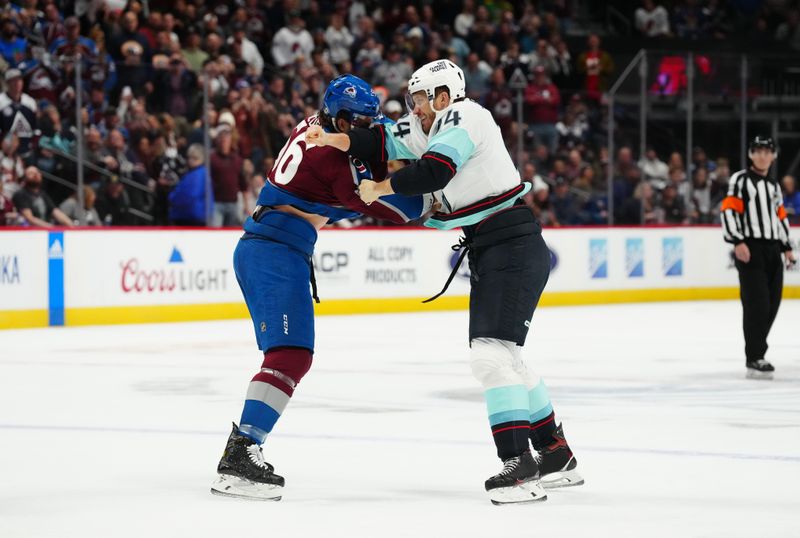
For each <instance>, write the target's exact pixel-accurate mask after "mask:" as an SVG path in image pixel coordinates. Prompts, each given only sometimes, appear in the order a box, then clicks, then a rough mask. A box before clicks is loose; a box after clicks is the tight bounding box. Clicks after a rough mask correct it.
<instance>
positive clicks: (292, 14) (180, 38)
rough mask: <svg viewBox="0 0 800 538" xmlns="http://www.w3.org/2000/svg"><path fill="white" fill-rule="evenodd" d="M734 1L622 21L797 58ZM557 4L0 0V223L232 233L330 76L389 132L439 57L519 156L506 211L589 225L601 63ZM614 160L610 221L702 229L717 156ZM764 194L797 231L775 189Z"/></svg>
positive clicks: (715, 187)
mask: <svg viewBox="0 0 800 538" xmlns="http://www.w3.org/2000/svg"><path fill="white" fill-rule="evenodd" d="M738 4H742V6H744V7H741V8H740V7H737V8H736V9H734V8H732V7H730V6H727V5H725V3H723V2H717V1H714V0H705V1H701V0H682V1H679V2H676V3H675V4H674V5H668V6H667V7H668V9H665V7H664V6H663V5H659V4H658V3H656V2H654V1H652V0H645V1H644V2H642V3H641V7H640V8H638V9H636V10H635V11H634V9H633V8H632V9H631V12H630V16H631V20H632V21H634V23H635V27H636V28H637V31H639V32H641V34H642V35H643V36H646V37H652V38H653V39H658V38H659V37H664V36H673V35H674V36H680V37H682V38H685V39H693V38H699V37H724V36H729V35H731V33H732V32H734V31H737V28H738V27H737V25H738V24H741V20H749V21H751V22H750V29H751V31H752V32H755V33H758V32H761V33H763V34H764V36H766V35H767V33H769V32H772V35H771V37H770V39H774V40H778V41H785V42H786V44H787V45H788V46H789V47H791V48H794V49H795V50H800V12H799V11H798V10H797V9H787V10H786V11H779V10H778V8H774V7H772V6H773V5H774V4H776V3H768V2H763V5H760V4H762V3H761V2H757V1H756V2H750V3H747V2H744V3H742V2H740V3H738ZM751 4H755V5H756V7H757V8H758V9H756V11H754V14H751V15H750V16H749V18H748V17H746V15H747V13H745V11H746V9H750V5H751ZM780 4H786V3H780ZM573 9H574V2H569V1H566V0H539V1H530V0H526V1H520V2H509V1H507V0H486V1H478V0H442V1H437V2H413V1H412V2H396V1H380V0H337V1H332V0H331V1H324V0H237V1H236V2H229V1H214V0H171V1H169V2H167V1H163V0H150V1H149V2H146V3H140V2H139V1H137V0H130V1H128V2H124V1H120V0H83V1H66V0H19V3H16V4H15V3H13V2H10V1H9V0H0V30H1V31H2V36H0V73H2V76H0V79H2V83H3V92H2V93H0V139H1V140H2V147H1V148H0V153H1V154H0V180H1V181H2V193H1V194H0V225H3V224H9V225H30V226H46V225H58V226H71V225H172V224H174V225H199V226H203V225H209V226H238V225H239V224H241V222H242V221H243V219H244V218H245V217H246V215H248V214H249V213H250V212H252V210H253V205H254V200H255V199H256V197H257V195H258V192H259V190H260V188H261V186H263V184H264V181H265V177H266V176H267V175H268V173H269V171H270V169H271V168H272V166H273V164H274V162H275V159H276V157H277V155H278V153H279V151H280V150H281V148H282V146H283V143H284V142H285V140H286V139H287V137H288V135H289V134H290V132H291V130H292V129H293V128H294V126H295V125H296V124H297V122H298V121H300V120H301V119H302V118H303V117H306V116H309V115H312V114H314V113H316V111H317V110H318V107H319V103H320V99H321V95H322V93H323V91H324V89H325V87H326V86H327V83H328V82H329V81H330V80H331V79H333V78H334V77H336V76H337V75H338V74H342V73H354V74H356V75H358V76H360V77H362V78H363V79H365V80H367V81H368V82H370V83H371V84H373V85H374V87H375V88H376V91H377V92H378V93H379V95H380V96H381V97H382V100H383V107H384V112H385V113H386V114H387V115H388V116H390V117H392V118H395V119H396V118H397V117H399V116H400V115H401V114H403V113H404V112H405V111H404V108H405V107H404V105H401V104H400V103H403V101H404V99H403V94H404V92H405V89H406V83H407V80H408V78H409V76H410V75H411V73H412V72H413V71H414V69H415V68H416V67H419V66H421V65H422V64H424V63H426V62H428V61H431V60H434V59H437V58H441V57H449V58H451V59H452V60H453V61H454V62H456V63H457V64H458V65H460V66H462V68H463V70H464V74H465V77H466V82H467V91H468V97H470V98H472V99H475V100H476V101H478V102H480V103H482V104H483V105H484V106H486V107H487V108H488V109H489V110H491V111H492V113H493V115H494V117H495V119H496V121H497V123H498V125H499V126H500V128H501V130H502V132H503V134H504V136H505V138H506V141H507V145H508V147H509V150H510V151H511V154H512V155H513V156H514V157H515V159H516V158H517V156H518V155H521V160H520V162H518V163H517V164H518V167H519V170H520V174H521V177H522V180H523V181H530V182H531V183H532V184H533V189H532V191H531V193H530V194H529V195H528V196H527V197H526V202H527V203H528V204H529V205H530V207H531V208H532V210H533V211H534V212H535V213H536V214H537V215H538V216H539V217H540V219H541V220H542V222H543V223H544V224H545V225H551V226H555V225H579V224H603V223H605V222H607V220H608V208H609V200H608V197H607V192H608V189H607V179H606V178H607V175H608V170H607V165H608V161H609V159H608V155H607V152H606V149H605V136H606V134H605V129H604V125H605V121H606V120H605V119H604V114H606V111H605V108H606V107H604V106H603V105H604V92H605V91H606V90H607V88H608V86H609V84H610V82H612V81H613V80H614V77H615V75H618V74H619V73H618V69H619V66H617V65H615V62H614V58H613V57H612V55H611V54H609V53H608V52H607V51H605V50H604V48H603V42H602V39H601V36H599V35H597V34H594V33H593V34H591V35H588V36H587V37H585V38H583V39H582V40H581V42H582V43H583V44H582V45H581V46H580V47H575V46H572V47H571V46H569V45H568V42H567V39H565V37H566V35H567V33H568V32H569V31H570V30H571V29H574V25H575V21H574V15H575V14H574V13H573ZM743 10H745V11H743ZM752 21H755V23H753V22H752ZM765 39H766V37H765ZM517 69H519V70H521V71H522V73H523V74H524V75H525V77H526V80H527V87H526V89H525V91H524V118H523V119H524V121H523V124H521V125H519V124H517V122H516V114H515V109H514V103H515V95H514V93H513V91H512V90H511V89H510V88H509V84H508V82H509V79H510V77H511V76H512V74H513V73H514V72H515V71H516V70H517ZM76 81H78V83H77V84H76ZM204 87H205V88H206V89H207V96H208V106H207V109H206V110H205V114H204V91H203V90H204ZM78 101H80V103H81V106H80V109H78ZM205 116H207V117H208V129H206V128H205V124H204V117H205ZM78 125H79V126H78ZM79 128H80V129H81V132H82V133H83V138H84V142H85V144H84V146H85V147H84V148H82V151H81V152H79V151H78V149H79V148H77V147H76V135H77V133H78V129H79ZM520 131H521V132H522V135H523V137H522V139H523V147H522V148H517V147H516V144H517V142H516V140H517V135H518V134H519V133H520ZM206 135H208V137H209V138H210V146H211V154H210V155H209V156H208V158H207V156H206V155H205V145H204V141H205V137H206ZM79 153H81V154H82V156H83V163H82V168H83V175H84V178H85V187H84V191H83V193H82V194H83V196H82V199H83V208H81V207H79V202H78V199H79V197H78V196H77V192H76V187H75V181H76V177H77V174H78V157H77V156H78V155H79ZM664 159H666V161H665V160H664ZM614 161H615V169H614V174H613V177H614V182H613V189H612V190H613V207H614V213H615V217H616V222H617V223H625V224H633V223H676V224H677V223H709V222H712V221H714V220H715V218H716V216H715V215H717V211H718V207H719V203H720V200H721V198H722V197H723V196H724V194H725V190H726V188H727V180H728V176H729V174H730V164H729V163H728V161H727V160H726V159H725V158H724V157H720V158H717V159H715V160H711V159H709V158H708V157H707V156H706V155H705V152H704V151H703V149H702V148H696V149H695V151H694V153H693V156H692V162H690V163H688V166H686V163H684V162H683V158H682V156H681V154H680V153H677V152H676V153H673V154H672V155H670V156H668V157H667V156H665V155H657V154H656V152H655V150H653V149H652V148H651V149H648V151H647V152H646V154H645V155H642V156H637V155H635V151H634V150H633V149H632V148H631V147H627V146H623V147H621V148H619V150H618V154H617V155H616V156H615V159H614ZM206 162H209V163H210V178H211V188H212V190H213V200H206V199H205V193H206ZM783 184H784V187H785V189H786V194H787V209H788V210H789V211H790V213H792V214H793V215H797V217H798V218H800V195H798V193H797V190H796V187H795V181H794V179H793V178H792V177H790V176H787V177H786V178H784V179H783ZM793 218H795V217H794V216H793Z"/></svg>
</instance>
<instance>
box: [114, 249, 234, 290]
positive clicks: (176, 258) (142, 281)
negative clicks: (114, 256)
mask: <svg viewBox="0 0 800 538" xmlns="http://www.w3.org/2000/svg"><path fill="white" fill-rule="evenodd" d="M120 267H121V268H122V278H121V280H120V284H121V286H122V291H123V292H125V293H181V292H190V291H201V292H203V291H225V289H226V286H227V276H228V269H226V268H211V269H195V268H190V267H186V266H185V265H184V261H183V256H182V255H181V252H180V251H179V250H178V248H177V247H174V248H173V249H172V254H171V255H170V257H169V260H168V262H167V263H166V265H163V266H161V267H148V266H145V265H144V264H142V263H141V262H140V261H139V258H130V259H129V260H128V261H126V262H123V263H121V264H120Z"/></svg>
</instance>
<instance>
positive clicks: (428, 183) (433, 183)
mask: <svg viewBox="0 0 800 538" xmlns="http://www.w3.org/2000/svg"><path fill="white" fill-rule="evenodd" d="M455 174H456V167H455V164H454V163H453V162H452V161H451V160H450V159H449V158H447V157H446V156H444V155H441V154H438V153H433V152H429V153H426V154H425V155H423V156H422V158H421V159H420V160H418V161H414V162H413V163H411V164H410V165H408V166H406V167H403V168H401V169H400V170H398V171H397V172H395V173H394V175H393V176H392V180H391V182H392V188H393V189H394V192H396V193H398V194H404V195H406V196H413V195H415V194H427V193H430V192H436V191H438V190H441V189H443V188H445V186H447V184H448V183H449V182H450V180H451V179H452V178H453V176H454V175H455Z"/></svg>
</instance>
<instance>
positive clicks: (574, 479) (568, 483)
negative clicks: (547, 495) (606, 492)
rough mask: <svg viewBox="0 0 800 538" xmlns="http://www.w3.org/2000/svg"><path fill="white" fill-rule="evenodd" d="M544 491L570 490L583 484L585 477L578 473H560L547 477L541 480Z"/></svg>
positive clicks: (573, 471)
mask: <svg viewBox="0 0 800 538" xmlns="http://www.w3.org/2000/svg"><path fill="white" fill-rule="evenodd" d="M540 482H541V484H542V487H543V488H544V489H556V488H569V487H572V486H580V485H582V484H583V477H582V476H581V475H580V474H578V471H575V470H571V471H558V472H555V473H550V474H548V475H545V476H543V477H542V479H541V480H540Z"/></svg>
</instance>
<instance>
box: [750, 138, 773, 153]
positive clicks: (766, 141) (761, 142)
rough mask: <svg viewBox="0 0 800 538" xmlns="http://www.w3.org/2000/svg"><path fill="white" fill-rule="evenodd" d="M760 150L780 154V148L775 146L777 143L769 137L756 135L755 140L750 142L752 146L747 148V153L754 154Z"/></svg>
mask: <svg viewBox="0 0 800 538" xmlns="http://www.w3.org/2000/svg"><path fill="white" fill-rule="evenodd" d="M759 148H767V149H769V150H770V151H771V152H772V153H778V148H777V147H776V146H775V141H774V140H772V138H771V137H769V136H761V135H756V136H755V138H753V139H752V140H751V141H750V145H749V146H748V147H747V152H748V153H752V152H754V151H755V150H757V149H759Z"/></svg>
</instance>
